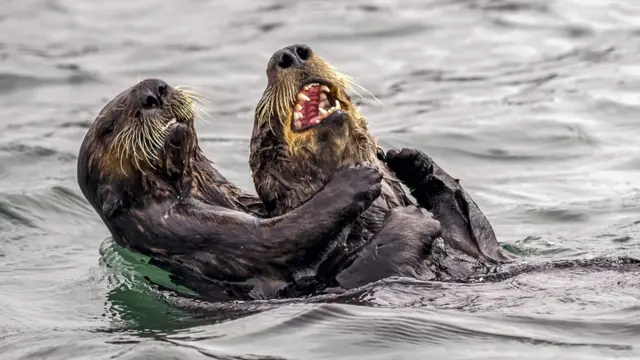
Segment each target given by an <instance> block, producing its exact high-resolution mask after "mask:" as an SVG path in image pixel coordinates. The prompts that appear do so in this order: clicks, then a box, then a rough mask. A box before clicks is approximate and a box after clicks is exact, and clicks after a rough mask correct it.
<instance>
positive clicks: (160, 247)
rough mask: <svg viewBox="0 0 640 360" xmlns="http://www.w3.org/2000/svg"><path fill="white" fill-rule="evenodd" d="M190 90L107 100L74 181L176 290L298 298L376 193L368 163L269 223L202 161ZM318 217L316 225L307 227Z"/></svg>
mask: <svg viewBox="0 0 640 360" xmlns="http://www.w3.org/2000/svg"><path fill="white" fill-rule="evenodd" d="M195 100H196V97H195V95H194V93H193V92H190V91H187V90H185V89H180V88H174V87H171V86H169V85H168V84H166V83H165V82H164V81H162V80H158V79H147V80H144V81H142V82H140V83H138V84H136V85H134V86H132V87H130V88H129V89H127V90H125V91H123V92H122V93H120V94H119V95H118V96H116V97H115V98H114V99H113V100H111V101H110V102H109V103H108V104H107V105H106V106H105V107H104V108H103V109H102V111H101V112H100V114H99V115H98V116H97V118H96V119H95V121H94V122H93V124H92V125H91V127H90V128H89V130H88V132H87V134H86V136H85V139H84V141H83V143H82V146H81V148H80V153H79V156H78V164H77V178H78V184H79V186H80V189H81V190H82V193H83V194H84V196H85V197H86V199H87V200H88V201H89V203H90V204H91V205H92V206H93V208H94V209H95V211H96V212H97V213H98V215H99V216H100V218H101V219H102V221H103V222H104V224H105V225H106V226H107V228H108V229H109V231H110V232H111V234H112V236H113V238H114V240H115V241H116V243H117V244H119V245H120V246H123V247H127V248H129V249H131V250H133V251H136V252H139V253H142V254H145V255H148V256H150V257H151V258H152V259H153V260H152V263H153V264H154V265H157V266H159V267H162V268H164V269H166V270H168V271H169V272H170V273H171V274H172V278H173V281H174V282H175V283H176V284H179V285H183V286H186V287H187V288H189V289H191V290H193V291H195V292H196V293H198V294H200V295H202V296H203V297H205V298H207V299H210V300H234V299H264V298H272V297H281V296H296V294H292V293H287V291H292V290H291V288H290V287H289V284H291V283H292V282H294V281H295V274H296V273H299V272H305V271H309V270H311V271H315V267H316V266H317V265H318V263H319V262H320V260H321V258H322V254H324V253H326V252H328V251H330V250H331V249H332V248H333V247H334V246H335V244H334V240H333V239H337V238H340V236H341V234H342V233H345V232H347V231H349V230H350V229H351V227H352V224H353V222H354V221H355V220H356V219H357V218H358V217H359V216H360V214H361V213H362V212H363V211H365V210H366V209H367V208H368V207H369V205H370V204H371V203H372V202H373V200H374V199H375V198H377V196H378V195H379V193H380V189H381V184H380V182H381V178H382V174H381V173H380V171H379V170H378V169H377V168H376V167H375V166H371V165H366V164H360V165H356V166H345V167H343V168H341V169H339V170H337V171H336V172H335V173H334V174H333V175H332V176H331V179H330V180H329V181H328V183H327V184H326V186H323V187H322V188H318V192H317V193H316V194H315V195H313V196H312V197H311V198H310V199H309V201H307V202H305V203H304V204H301V205H300V206H299V207H297V208H296V209H293V210H292V211H290V212H288V213H287V214H284V215H282V216H276V217H272V218H269V219H264V218H261V216H262V215H263V214H265V211H264V206H263V204H262V202H261V201H260V199H258V198H256V197H255V196H252V195H250V194H248V193H245V192H244V191H242V190H241V189H238V188H237V187H235V186H234V185H233V184H231V183H230V182H229V181H227V180H226V179H225V178H224V177H223V176H222V175H221V174H220V173H219V172H218V171H217V170H216V169H215V168H214V167H213V166H212V164H211V162H210V161H209V160H208V159H207V158H206V157H205V156H204V154H203V153H202V151H201V150H200V147H199V146H198V139H197V136H196V131H195V127H194V120H195V118H196V111H195V110H196V108H195V104H196V102H195ZM312 213H315V215H314V222H313V223H311V222H308V221H307V219H308V216H309V214H312Z"/></svg>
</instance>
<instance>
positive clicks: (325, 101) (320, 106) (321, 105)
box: [318, 100, 329, 108]
mask: <svg viewBox="0 0 640 360" xmlns="http://www.w3.org/2000/svg"><path fill="white" fill-rule="evenodd" d="M318 107H319V108H326V107H329V102H328V101H327V100H324V101H321V102H320V104H319V105H318Z"/></svg>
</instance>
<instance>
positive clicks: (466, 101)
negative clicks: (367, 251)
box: [0, 0, 640, 360]
mask: <svg viewBox="0 0 640 360" xmlns="http://www.w3.org/2000/svg"><path fill="white" fill-rule="evenodd" d="M294 43H305V44H308V45H310V46H311V47H312V48H313V49H314V50H315V51H316V52H317V53H318V54H319V55H321V56H323V57H324V58H325V59H326V60H328V61H329V62H330V63H332V64H333V65H335V66H336V67H338V68H339V69H340V70H341V71H343V72H346V73H348V74H350V75H352V76H354V77H355V78H357V79H358V80H359V82H360V83H361V84H362V85H363V86H364V87H366V88H367V89H368V90H369V91H371V92H372V93H373V94H375V95H376V97H377V98H378V99H380V101H381V102H382V103H383V106H381V105H379V104H378V103H376V102H375V101H373V100H372V99H371V98H370V97H365V99H363V100H361V101H362V113H363V114H364V115H365V116H366V117H367V118H368V120H369V121H370V128H371V129H372V131H373V132H374V134H375V135H376V136H378V138H379V139H380V141H381V143H382V145H383V146H384V147H385V148H386V149H389V148H400V147H416V148H419V149H422V150H424V151H426V152H428V153H429V154H430V155H431V156H433V157H434V159H435V160H436V161H437V162H438V163H439V164H440V165H441V166H442V167H443V168H444V169H446V170H447V171H448V172H449V173H450V174H452V175H453V176H455V177H457V178H460V179H461V181H462V182H463V185H464V186H465V188H466V189H467V190H468V191H469V192H470V194H471V196H472V197H473V198H474V199H475V201H476V202H477V203H478V204H479V206H480V207H481V209H482V210H483V212H484V213H485V214H486V215H487V217H488V218H489V220H490V221H491V223H492V224H493V226H494V229H495V231H496V233H497V236H498V239H499V240H500V241H501V242H502V243H503V244H505V246H507V247H509V248H510V249H512V250H513V251H516V252H518V253H519V254H520V255H522V257H523V260H526V261H548V260H554V259H567V258H588V257H593V256H603V255H607V256H622V255H631V256H635V257H640V236H639V235H640V192H639V190H640V181H639V180H638V176H639V175H640V155H639V154H640V119H639V118H638V114H639V110H640V94H639V91H640V2H638V1H637V0H617V1H614V0H610V1H606V0H555V1H552V0H527V1H524V0H522V1H517V0H511V1H507V0H504V1H499V0H493V1H491V0H484V1H482V0H446V1H445V0H422V1H405V0H403V1H371V0H367V1H360V0H356V1H327V0H325V1H277V0H276V1H258V0H254V1H250V0H241V1H199V0H198V1H196V0H182V1H159V0H156V1H154V0H138V1H115V2H98V1H87V0H85V1H81V0H3V1H2V5H0V359H2V360H5V359H64V360H68V359H208V358H214V359H425V358H434V359H514V358H516V357H517V358H523V359H552V358H554V359H555V358H560V359H578V358H580V359H604V358H640V281H638V280H639V278H638V274H637V273H636V274H633V273H621V272H618V271H615V270H611V269H604V270H603V269H587V268H584V269H581V268H577V269H567V270H566V271H563V272H537V273H529V274H523V275H520V276H517V277H515V278H512V279H508V280H505V281H503V282H499V283H476V284H447V283H420V282H416V281H410V280H396V281H392V280H389V281H384V282H382V283H380V284H374V285H372V286H370V287H369V288H367V289H364V290H362V291H359V292H358V293H357V294H353V296H351V297H350V298H340V299H332V298H327V299H323V298H319V299H313V300H310V301H294V302H254V303H232V304H206V303H197V302H194V301H192V300H188V299H185V298H180V297H176V296H174V295H170V294H167V293H166V292H161V291H158V290H156V289H154V288H152V287H150V286H149V285H147V283H146V282H145V281H144V280H143V279H142V275H141V273H143V272H144V271H147V272H153V270H150V269H140V262H139V261H138V259H135V258H132V257H131V254H126V253H123V252H121V251H119V250H118V249H117V248H116V247H114V245H113V244H112V243H111V242H110V239H109V233H108V231H107V229H106V228H105V227H104V225H103V224H102V223H101V222H100V220H99V218H98V217H97V215H96V214H95V213H94V211H93V209H92V208H91V207H90V206H89V205H88V203H87V202H86V201H85V200H84V198H83V196H82V194H81V192H80V190H79V189H78V187H77V185H76V179H75V167H76V156H77V152H78V149H79V146H80V143H81V141H82V139H83V137H84V135H85V133H86V131H87V129H88V127H89V125H90V124H91V122H92V121H93V119H94V118H95V116H96V115H97V113H98V112H99V110H100V109H101V108H102V107H103V106H104V105H105V104H106V102H107V101H108V100H109V99H111V98H112V97H114V96H115V95H117V94H118V93H119V92H120V91H122V90H123V89H125V88H127V87H129V86H131V85H133V84H135V83H136V82H137V81H139V80H142V79H144V78H147V77H160V78H162V79H164V80H166V81H167V82H169V83H170V84H172V85H179V84H180V85H189V86H191V87H193V88H195V89H197V90H199V91H200V92H201V93H203V94H205V95H206V96H207V97H208V99H209V101H210V104H208V105H207V106H206V110H207V112H208V113H209V114H210V115H211V117H212V118H211V119H210V120H208V121H209V122H208V123H206V122H200V123H198V126H197V129H198V131H199V135H200V139H201V145H202V147H203V150H204V151H205V153H206V154H207V156H208V157H210V158H211V159H212V160H214V161H215V162H216V164H217V166H218V168H219V169H220V170H221V171H222V172H223V174H224V175H225V176H227V177H228V178H229V179H230V180H232V181H234V182H236V183H237V184H238V185H240V186H242V187H244V188H247V189H251V190H252V189H253V183H252V181H251V178H250V173H249V168H248V152H249V143H248V140H249V135H250V131H251V128H252V122H253V120H252V119H253V110H254V107H255V104H256V102H257V100H258V99H259V97H260V96H261V93H262V91H263V90H264V87H265V85H266V77H265V73H264V71H265V68H266V63H267V60H268V59H269V57H270V56H271V54H272V53H273V52H274V51H276V50H277V49H279V48H281V47H283V46H287V45H290V44H294ZM100 249H101V251H100ZM156 275H157V276H162V274H156Z"/></svg>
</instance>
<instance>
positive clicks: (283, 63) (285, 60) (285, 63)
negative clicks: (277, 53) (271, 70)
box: [278, 53, 293, 69]
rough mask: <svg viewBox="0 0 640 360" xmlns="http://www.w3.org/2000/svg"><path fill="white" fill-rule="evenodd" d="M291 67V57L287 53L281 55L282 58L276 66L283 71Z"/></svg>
mask: <svg viewBox="0 0 640 360" xmlns="http://www.w3.org/2000/svg"><path fill="white" fill-rule="evenodd" d="M291 65H293V57H292V56H291V55H289V54H287V53H284V54H282V57H281V58H280V61H279V62H278V66H280V67H281V68H283V69H286V68H288V67H289V66H291Z"/></svg>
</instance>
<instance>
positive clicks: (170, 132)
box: [165, 123, 191, 148]
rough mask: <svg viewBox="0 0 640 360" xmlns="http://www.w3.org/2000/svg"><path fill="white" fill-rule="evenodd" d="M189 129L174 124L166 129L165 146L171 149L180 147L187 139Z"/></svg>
mask: <svg viewBox="0 0 640 360" xmlns="http://www.w3.org/2000/svg"><path fill="white" fill-rule="evenodd" d="M190 134H191V129H189V127H188V126H187V125H185V124H182V123H175V124H173V125H171V126H169V128H168V129H167V139H166V141H165V142H166V144H167V145H168V146H171V147H173V148H180V147H182V146H183V145H184V144H185V143H186V142H187V139H188V138H189V136H190Z"/></svg>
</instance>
